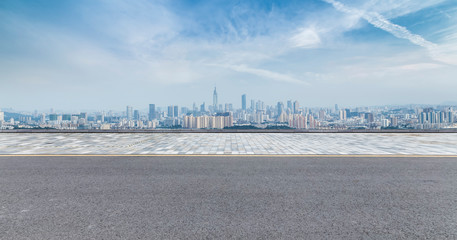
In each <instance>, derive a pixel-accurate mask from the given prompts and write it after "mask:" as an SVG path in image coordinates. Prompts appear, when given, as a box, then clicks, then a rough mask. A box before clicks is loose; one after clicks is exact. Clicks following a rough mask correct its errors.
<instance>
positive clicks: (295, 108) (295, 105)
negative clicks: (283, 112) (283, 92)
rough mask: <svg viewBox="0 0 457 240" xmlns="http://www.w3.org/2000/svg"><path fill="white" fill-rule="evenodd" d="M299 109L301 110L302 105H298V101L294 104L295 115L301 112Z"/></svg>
mask: <svg viewBox="0 0 457 240" xmlns="http://www.w3.org/2000/svg"><path fill="white" fill-rule="evenodd" d="M299 109H300V103H298V101H295V102H294V113H295V114H297V113H298V112H299Z"/></svg>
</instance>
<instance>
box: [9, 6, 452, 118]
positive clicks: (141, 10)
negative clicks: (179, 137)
mask: <svg viewBox="0 0 457 240" xmlns="http://www.w3.org/2000/svg"><path fill="white" fill-rule="evenodd" d="M455 23H457V1H455V0H422V1H417V0H364V1H362V0H289V1H282V0H276V1H259V0H257V1H250V0H243V1H221V0H215V1H200V0H192V1H184V0H173V1H167V0H156V1H152V0H78V1H75V0H71V1H70V0H59V1H54V0H2V1H0V107H1V108H14V109H22V110H34V109H39V110H40V109H49V108H54V109H62V110H72V111H77V110H83V109H91V110H108V109H113V110H123V109H125V106H126V105H130V106H133V107H134V108H137V109H146V108H147V105H148V104H150V103H155V104H156V105H158V106H167V105H179V106H189V107H190V106H192V103H194V102H195V103H196V104H197V105H199V104H201V103H202V102H206V104H211V102H212V93H213V89H214V87H217V91H218V95H219V103H222V104H223V103H233V104H234V106H235V107H240V106H241V95H242V94H247V98H248V102H250V100H251V99H255V100H262V101H264V102H265V103H266V104H271V105H273V104H275V103H276V102H277V101H286V100H289V99H290V100H298V101H299V102H300V105H302V106H308V107H316V106H322V107H325V106H332V105H334V104H335V103H337V104H339V105H340V106H370V105H385V104H386V105H387V104H441V103H445V102H457V91H456V90H457V24H455Z"/></svg>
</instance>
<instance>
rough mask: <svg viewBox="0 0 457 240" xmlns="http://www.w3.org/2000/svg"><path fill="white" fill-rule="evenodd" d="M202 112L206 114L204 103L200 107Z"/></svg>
mask: <svg viewBox="0 0 457 240" xmlns="http://www.w3.org/2000/svg"><path fill="white" fill-rule="evenodd" d="M200 112H206V107H205V103H204V102H203V103H202V105H200Z"/></svg>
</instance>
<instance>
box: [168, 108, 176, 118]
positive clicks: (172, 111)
mask: <svg viewBox="0 0 457 240" xmlns="http://www.w3.org/2000/svg"><path fill="white" fill-rule="evenodd" d="M168 117H169V118H172V117H175V111H174V107H173V106H168Z"/></svg>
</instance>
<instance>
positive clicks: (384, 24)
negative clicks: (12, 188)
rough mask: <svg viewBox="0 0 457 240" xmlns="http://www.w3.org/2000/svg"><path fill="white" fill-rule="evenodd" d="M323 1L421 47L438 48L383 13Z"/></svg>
mask: <svg viewBox="0 0 457 240" xmlns="http://www.w3.org/2000/svg"><path fill="white" fill-rule="evenodd" d="M323 1H325V2H327V3H330V4H332V5H333V7H334V8H335V9H336V10H338V11H340V12H344V13H347V14H352V15H356V16H358V17H360V18H363V19H365V20H366V21H368V22H369V23H371V24H372V25H373V26H375V27H377V28H380V29H382V30H384V31H386V32H389V33H391V34H392V35H394V36H395V37H398V38H403V39H407V40H409V41H410V42H411V43H413V44H416V45H418V46H421V47H425V48H427V49H428V50H430V51H435V50H436V48H437V45H436V44H434V43H432V42H430V41H427V40H425V39H424V38H423V37H422V36H420V35H417V34H413V33H411V32H410V31H409V30H408V29H406V28H405V27H403V26H400V25H397V24H394V23H392V22H390V21H389V20H388V19H386V18H385V17H383V16H382V15H381V14H379V13H377V12H366V11H362V10H359V9H355V8H351V7H348V6H346V5H344V4H343V3H341V2H337V1H335V0H323Z"/></svg>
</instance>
